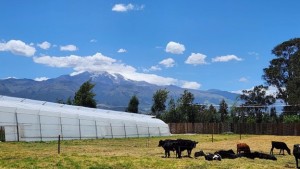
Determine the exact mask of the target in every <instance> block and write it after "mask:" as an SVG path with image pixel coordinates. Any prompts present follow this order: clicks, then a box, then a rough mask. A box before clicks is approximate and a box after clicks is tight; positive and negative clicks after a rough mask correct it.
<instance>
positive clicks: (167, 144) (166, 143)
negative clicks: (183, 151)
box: [158, 140, 176, 157]
mask: <svg viewBox="0 0 300 169" xmlns="http://www.w3.org/2000/svg"><path fill="white" fill-rule="evenodd" d="M158 146H159V147H162V148H164V150H165V157H170V151H173V152H174V151H175V150H176V149H175V147H176V140H160V141H159V143H158Z"/></svg>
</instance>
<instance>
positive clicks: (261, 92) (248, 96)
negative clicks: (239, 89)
mask: <svg viewBox="0 0 300 169" xmlns="http://www.w3.org/2000/svg"><path fill="white" fill-rule="evenodd" d="M267 89H268V87H266V86H263V85H259V86H255V87H254V89H253V90H243V94H242V95H241V96H240V98H241V99H242V100H244V103H243V104H242V106H245V107H244V110H245V111H246V112H247V115H248V116H249V117H248V118H249V119H250V118H252V117H253V118H255V119H256V122H257V123H261V122H262V118H263V114H264V112H265V111H266V110H267V108H268V107H267V106H268V105H271V104H273V103H274V102H275V98H274V97H273V96H272V95H266V91H267Z"/></svg>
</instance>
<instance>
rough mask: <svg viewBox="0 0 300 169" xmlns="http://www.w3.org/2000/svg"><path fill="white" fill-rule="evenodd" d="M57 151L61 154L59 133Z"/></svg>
mask: <svg viewBox="0 0 300 169" xmlns="http://www.w3.org/2000/svg"><path fill="white" fill-rule="evenodd" d="M57 153H58V154H60V135H58V146H57Z"/></svg>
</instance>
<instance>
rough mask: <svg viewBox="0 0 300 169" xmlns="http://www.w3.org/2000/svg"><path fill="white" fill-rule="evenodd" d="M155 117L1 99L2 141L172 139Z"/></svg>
mask: <svg viewBox="0 0 300 169" xmlns="http://www.w3.org/2000/svg"><path fill="white" fill-rule="evenodd" d="M169 135H171V134H170V129H169V126H168V125H167V124H166V123H164V122H163V121H162V120H160V119H157V118H155V117H153V116H149V115H143V114H136V113H127V112H121V111H112V110H103V109H94V108H86V107H80V106H71V105H66V104H58V103H52V102H45V101H36V100H31V99H25V98H16V97H8V96H0V141H51V140H57V139H58V137H59V136H60V138H61V139H62V140H71V139H98V138H127V137H152V136H169Z"/></svg>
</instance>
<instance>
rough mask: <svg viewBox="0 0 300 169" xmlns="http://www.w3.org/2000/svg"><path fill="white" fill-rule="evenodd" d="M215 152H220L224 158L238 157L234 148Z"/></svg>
mask: <svg viewBox="0 0 300 169" xmlns="http://www.w3.org/2000/svg"><path fill="white" fill-rule="evenodd" d="M215 154H219V155H220V156H221V157H222V158H223V159H224V158H228V159H235V158H237V157H238V156H237V155H236V154H235V153H234V151H233V150H232V149H230V150H220V151H216V152H215Z"/></svg>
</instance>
